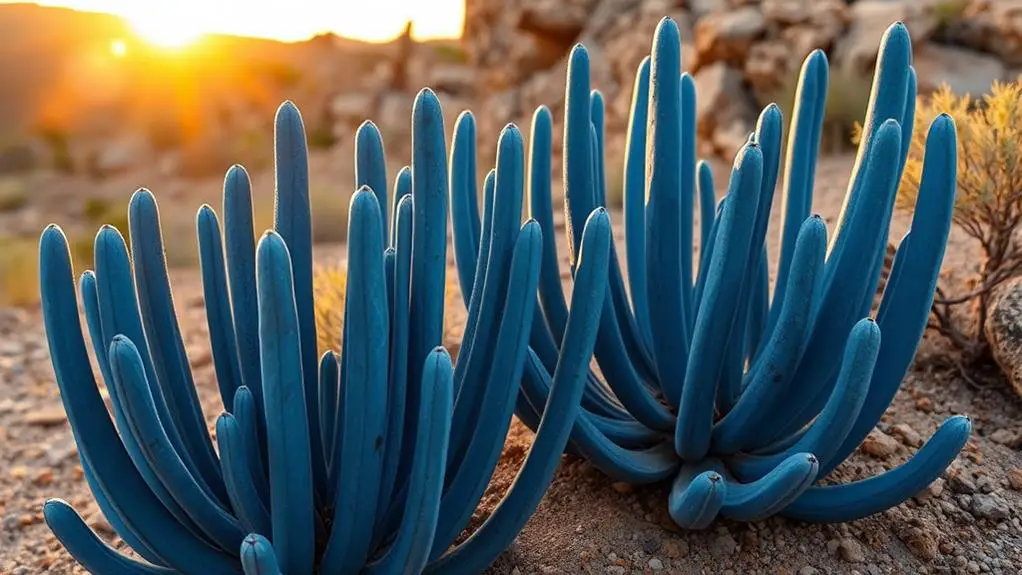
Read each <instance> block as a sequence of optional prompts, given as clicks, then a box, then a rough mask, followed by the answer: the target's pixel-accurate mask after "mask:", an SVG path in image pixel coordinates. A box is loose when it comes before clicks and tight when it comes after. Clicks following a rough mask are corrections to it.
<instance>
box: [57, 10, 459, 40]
mask: <svg viewBox="0 0 1022 575" xmlns="http://www.w3.org/2000/svg"><path fill="white" fill-rule="evenodd" d="M37 3H38V4H42V5H47V6H63V7H67V8H74V9H78V10H86V11H91V12H105V13H109V14H113V15H117V16H121V17H123V18H125V19H126V20H127V21H128V22H129V23H130V24H131V27H132V29H133V30H134V31H135V33H137V34H138V36H139V37H140V38H142V39H144V40H145V41H147V42H149V43H151V44H153V45H155V46H158V47H161V48H167V49H180V48H184V47H187V46H188V45H190V44H191V43H192V42H194V41H195V40H197V39H199V38H201V37H202V36H203V35H204V34H232V35H238V36H253V37H258V38H269V39H273V40H282V41H299V40H305V39H308V38H311V37H312V36H315V35H316V34H320V33H324V32H332V33H335V34H338V35H340V36H345V37H349V38H354V39H359V40H365V41H369V42H383V41H387V40H390V39H393V38H394V37H396V36H398V35H399V34H400V33H401V32H402V30H403V29H404V26H405V23H406V22H407V21H409V20H411V21H412V22H413V23H414V34H415V36H416V38H418V39H433V38H456V37H458V36H460V35H461V28H462V23H463V21H464V10H465V6H464V0H369V1H366V0H335V1H324V0H287V1H286V2H279V1H273V0H265V1H264V2H250V1H248V0H149V1H145V2H140V1H138V0H62V1H60V0H58V1H41V2H37ZM112 49H113V47H112Z"/></svg>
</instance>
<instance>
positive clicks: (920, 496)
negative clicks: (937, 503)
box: [915, 477, 944, 503]
mask: <svg viewBox="0 0 1022 575" xmlns="http://www.w3.org/2000/svg"><path fill="white" fill-rule="evenodd" d="M943 494H944V480H943V479H941V478H940V477H938V478H937V479H935V480H934V481H933V483H931V484H929V485H927V486H926V488H925V489H923V490H922V491H920V492H919V493H917V494H916V496H915V497H916V501H918V502H919V503H928V502H930V501H932V500H933V499H936V498H938V497H940V496H941V495H943Z"/></svg>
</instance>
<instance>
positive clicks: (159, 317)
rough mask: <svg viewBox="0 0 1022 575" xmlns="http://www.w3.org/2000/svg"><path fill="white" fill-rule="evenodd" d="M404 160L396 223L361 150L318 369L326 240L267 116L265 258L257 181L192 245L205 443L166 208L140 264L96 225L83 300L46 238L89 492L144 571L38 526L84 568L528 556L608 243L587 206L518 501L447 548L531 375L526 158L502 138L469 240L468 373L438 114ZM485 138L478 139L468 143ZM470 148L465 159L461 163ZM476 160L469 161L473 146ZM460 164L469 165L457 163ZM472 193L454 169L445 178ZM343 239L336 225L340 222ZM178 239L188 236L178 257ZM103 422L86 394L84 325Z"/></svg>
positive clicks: (203, 570)
mask: <svg viewBox="0 0 1022 575" xmlns="http://www.w3.org/2000/svg"><path fill="white" fill-rule="evenodd" d="M412 126H413V157H412V164H411V166H410V167H406V168H405V169H403V170H401V172H400V173H399V175H398V177H397V180H396V186H395V193H394V200H393V206H392V213H393V218H392V226H391V228H390V230H389V231H388V225H387V223H388V222H387V217H386V214H387V212H388V211H389V208H390V206H389V205H388V190H387V173H386V165H385V157H384V153H383V142H382V138H381V137H380V134H379V132H378V131H377V130H376V128H375V126H373V125H372V124H369V123H367V124H364V125H363V126H362V127H361V128H360V129H359V131H358V133H357V138H356V141H357V150H356V172H357V173H356V187H357V190H358V191H356V192H355V193H354V195H353V196H352V197H351V200H350V202H351V203H350V211H349V224H348V226H349V227H348V234H349V235H348V237H349V240H348V272H347V273H348V278H347V293H346V298H345V310H344V315H345V322H344V332H345V333H344V337H343V341H342V344H341V351H340V353H334V352H327V353H326V354H324V355H323V356H322V357H320V358H317V357H316V353H317V352H316V326H315V320H314V313H313V296H312V273H313V271H312V270H313V260H312V224H311V221H312V220H311V211H310V201H309V192H308V180H309V174H308V160H307V150H306V143H305V133H304V128H303V125H302V120H301V117H300V115H299V112H298V110H297V108H295V106H294V105H293V104H291V103H285V104H284V105H282V106H281V107H280V108H279V110H278V112H277V117H276V126H275V140H276V142H275V143H276V146H275V153H276V191H275V204H276V207H275V218H274V227H273V229H272V230H270V231H267V232H266V233H265V234H263V235H262V237H261V238H259V240H258V242H257V241H256V238H255V235H254V233H253V215H252V191H251V186H250V182H249V178H248V175H247V174H246V172H245V171H244V169H243V168H241V167H240V166H236V167H232V168H231V169H230V170H229V171H228V173H227V175H226V178H225V182H224V198H223V215H224V225H223V230H221V227H220V222H219V219H218V216H217V214H216V213H215V211H214V210H213V209H212V208H211V207H209V206H203V207H202V208H201V209H199V211H198V215H197V218H196V226H197V233H198V240H199V242H198V243H199V252H200V265H201V273H202V283H203V290H204V296H205V297H204V299H205V308H206V316H207V320H208V326H209V334H210V344H211V348H212V352H213V360H214V369H215V372H216V379H217V383H218V385H219V392H220V396H221V400H222V403H223V407H224V410H225V412H224V413H223V414H222V415H220V417H219V418H218V419H217V421H216V433H215V443H216V446H214V441H213V440H212V439H211V436H210V434H209V432H208V430H207V426H206V422H205V417H204V415H203V413H202V410H201V408H200V404H199V401H198V394H197V392H196V389H195V385H194V382H193V375H192V372H191V369H190V367H189V363H188V358H187V357H186V355H185V346H184V344H183V342H182V338H181V330H180V326H179V324H178V320H177V316H176V314H175V306H174V301H173V299H172V295H171V287H170V280H169V276H168V272H167V266H166V261H165V258H164V249H163V248H164V243H163V242H164V238H163V237H162V232H161V228H160V218H159V213H158V208H157V204H156V201H155V198H154V196H153V195H152V194H151V193H150V192H149V191H146V190H140V191H138V192H136V193H135V194H134V196H133V197H132V199H131V202H130V206H129V227H130V239H131V246H130V249H129V248H128V246H127V243H126V242H125V239H124V237H123V236H122V235H121V233H120V232H119V231H118V230H117V229H115V228H112V227H108V226H107V227H103V228H102V229H101V230H100V231H99V233H98V234H97V236H96V240H95V247H96V250H95V271H86V272H84V273H83V274H82V275H81V277H80V279H79V281H78V284H77V289H78V292H79V293H78V294H76V286H75V281H74V276H73V270H72V262H71V258H70V255H69V251H68V245H67V240H66V238H65V236H64V234H63V233H62V231H61V230H60V228H58V227H56V226H53V225H51V226H50V227H48V228H47V229H46V230H45V231H44V232H43V234H42V238H41V241H40V260H41V266H40V267H41V279H42V281H41V285H42V309H43V316H44V320H45V326H46V333H47V337H48V341H49V347H50V353H51V356H52V361H53V367H54V371H55V375H56V380H57V383H58V385H59V387H60V392H61V398H62V401H63V403H64V407H65V409H66V411H67V414H68V421H69V422H70V425H71V429H72V431H73V434H74V437H75V441H76V442H77V445H78V449H79V454H80V460H81V463H82V468H83V469H84V472H85V478H86V480H87V481H88V483H89V486H90V487H91V489H92V492H93V494H94V496H95V498H96V501H97V503H98V504H99V507H100V509H101V510H102V511H103V513H104V515H105V516H106V517H107V518H108V519H109V521H110V523H111V525H112V526H113V527H114V529H115V530H116V532H117V533H118V534H119V535H120V537H121V538H122V539H123V540H124V542H125V543H126V544H127V545H128V546H129V547H130V548H131V549H132V550H133V551H134V552H135V553H136V554H137V555H138V556H139V557H140V559H135V558H132V557H129V556H127V555H123V554H120V553H119V552H118V551H117V550H115V549H113V548H112V547H110V546H109V545H107V544H106V543H105V542H103V541H102V540H100V539H99V538H98V537H97V536H96V535H95V534H94V533H93V532H92V531H91V530H90V529H89V528H88V526H87V525H86V524H85V523H84V522H83V521H82V518H81V517H80V516H79V515H78V514H77V513H76V512H75V511H74V510H73V509H72V508H71V507H70V506H69V505H68V504H67V503H65V502H63V501H61V500H56V499H54V500H50V501H48V502H47V503H46V504H45V507H44V516H45V519H46V522H47V524H48V525H49V527H50V528H51V529H52V530H53V532H54V533H55V534H56V536H57V537H58V539H59V540H60V541H61V542H62V543H63V544H64V545H65V547H66V548H67V549H68V551H69V552H70V553H71V554H72V555H73V556H74V557H75V558H76V559H77V560H78V561H79V562H80V563H81V564H82V565H84V566H85V567H86V568H87V569H88V570H89V571H90V572H93V573H98V574H101V575H110V574H119V573H185V574H203V575H210V574H224V573H242V572H244V573H246V574H249V575H253V574H260V575H269V574H274V573H281V574H285V575H305V574H311V573H331V574H334V573H356V572H359V573H362V572H364V573H373V574H381V575H382V574H389V573H424V572H428V573H435V572H443V573H477V572H479V571H481V570H483V569H484V568H485V567H486V566H488V565H489V564H490V563H491V562H492V561H493V560H494V559H495V558H496V557H497V555H498V554H499V553H501V552H502V551H503V550H504V549H505V548H506V547H507V546H508V545H509V544H510V543H511V542H512V540H513V538H514V537H515V535H516V534H517V532H518V531H519V530H520V529H521V527H522V526H523V525H524V523H525V521H526V520H527V519H528V517H529V516H530V515H531V514H532V512H533V511H534V510H535V508H536V506H537V505H538V503H539V500H540V498H541V497H542V494H543V492H544V491H545V489H546V487H547V485H548V484H549V482H550V480H551V479H552V477H553V474H554V471H555V470H556V466H557V464H558V462H559V460H560V456H561V453H562V452H563V451H564V449H565V445H566V443H567V441H568V435H569V433H570V431H571V428H572V423H573V421H574V418H575V414H576V412H577V409H578V405H579V401H580V396H581V394H582V390H583V388H584V384H585V377H586V373H587V372H586V368H587V366H588V364H589V361H590V358H591V355H592V347H593V344H594V341H595V339H596V332H597V327H598V324H599V317H600V312H601V308H602V302H603V294H604V291H605V281H604V280H603V278H605V277H606V274H607V270H608V268H607V266H608V262H609V261H610V259H609V254H610V249H611V243H612V240H611V237H610V233H611V229H610V222H609V219H608V216H607V213H606V212H605V211H604V210H602V209H594V210H592V214H591V215H590V217H589V218H588V223H587V224H586V225H585V231H584V232H583V234H582V235H583V236H584V238H583V239H581V241H580V245H581V246H582V248H581V249H582V250H583V252H584V254H583V255H582V256H580V258H581V259H580V264H579V266H578V270H577V274H576V277H575V282H576V283H575V290H576V291H575V295H574V296H573V297H572V307H571V310H570V312H569V314H568V317H567V318H566V322H565V325H564V338H563V340H561V346H560V349H561V352H560V353H559V354H558V357H557V358H556V370H555V373H554V375H553V377H552V380H550V381H549V382H548V383H550V387H549V389H548V391H549V393H548V394H547V395H546V396H545V399H544V406H543V412H544V414H545V415H544V416H543V417H542V419H541V420H540V419H537V420H535V421H534V422H533V423H534V424H536V429H537V430H538V431H537V434H536V438H535V442H534V443H533V446H532V448H531V451H530V453H529V455H528V457H527V459H526V461H525V463H524V465H523V466H522V468H521V470H520V472H519V474H518V477H517V480H516V481H515V483H514V485H513V486H512V487H511V489H510V490H509V491H508V493H507V494H506V495H505V496H504V498H503V500H502V501H501V502H500V504H499V505H498V506H497V507H496V508H495V509H494V510H493V511H492V513H491V514H490V515H489V517H488V518H487V519H486V521H485V522H484V523H482V524H481V525H480V526H479V527H478V528H476V529H475V531H474V532H473V533H472V534H471V535H470V536H469V537H468V538H467V539H465V540H464V541H463V542H461V543H459V544H457V545H453V543H454V541H455V539H456V538H457V537H458V536H459V535H460V534H461V532H462V531H463V530H464V529H465V527H466V526H467V524H468V522H469V520H470V519H471V517H472V514H473V511H474V510H475V509H476V506H477V504H478V503H479V501H480V500H481V498H482V496H483V493H484V491H485V488H486V486H487V483H488V482H489V479H490V476H491V475H492V473H493V471H494V469H495V467H496V465H497V462H498V459H499V457H500V453H501V448H502V446H503V442H504V437H505V435H506V432H507V429H508V426H509V425H510V423H511V418H512V413H513V411H514V408H515V405H516V402H515V399H516V396H517V390H518V381H519V380H520V378H521V376H522V372H523V370H524V369H525V364H526V362H527V357H528V345H527V344H528V339H529V333H530V331H531V330H532V329H533V321H532V320H533V317H534V316H535V295H534V294H535V291H536V289H537V283H538V281H539V277H540V264H541V261H542V255H543V238H542V232H541V226H540V224H539V223H537V222H535V221H529V222H526V223H525V224H524V225H522V224H520V222H519V218H518V214H520V208H521V204H522V199H523V195H524V187H525V186H524V177H525V166H524V157H525V150H524V147H523V140H522V137H521V134H520V133H519V131H518V130H517V128H515V127H514V126H508V127H507V128H506V129H505V130H504V131H503V132H502V134H501V136H500V140H499V143H498V150H497V162H496V168H495V169H494V170H493V171H491V172H490V175H489V177H488V178H487V180H486V187H485V201H484V205H485V212H486V215H485V217H484V218H483V219H482V220H481V221H477V222H476V225H477V226H478V229H477V232H478V233H477V235H476V236H474V237H473V240H474V241H477V242H478V251H479V253H480V256H479V257H478V258H476V260H477V261H478V264H477V267H476V269H475V270H473V271H474V272H475V277H476V278H478V281H476V282H474V289H472V290H470V291H469V292H466V293H471V304H470V305H469V308H468V311H469V319H468V325H467V328H466V332H465V337H464V340H463V342H462V345H461V352H460V355H459V358H458V361H457V363H456V365H453V366H452V362H451V358H450V356H449V355H448V354H447V352H446V351H445V350H444V349H443V348H442V347H440V345H441V341H442V340H441V338H442V328H443V318H444V287H445V285H446V282H445V275H446V253H447V211H448V188H449V184H448V181H449V174H448V167H447V156H446V144H445V135H444V124H443V117H442V115H441V110H440V105H439V102H438V101H437V99H436V96H435V95H434V94H433V93H432V92H431V91H429V90H424V91H423V92H421V93H420V94H419V95H418V97H417V99H416V101H415V104H414V107H413V112H412ZM470 135H471V136H472V138H473V139H474V134H470ZM466 137H467V135H466V133H465V132H464V130H461V131H459V133H458V136H457V138H456V140H455V142H454V149H453V153H454V154H455V156H456V157H459V158H460V157H461V156H459V154H463V153H464V150H465V149H466V146H467V145H468V143H467V142H466V140H465V138H466ZM473 145H474V143H473ZM464 161H465V160H464V158H462V159H460V160H458V161H457V162H455V165H458V166H461V165H462V163H463V162H464ZM451 176H452V177H453V178H454V180H455V185H457V186H461V185H464V182H462V181H461V180H460V179H459V178H460V177H461V176H462V174H461V173H455V174H452V175H451ZM333 224H334V225H341V224H340V222H334V223H333ZM171 241H173V240H171ZM76 295H80V297H81V300H82V306H83V308H84V317H85V320H86V323H87V325H88V333H89V336H90V339H91V344H92V347H93V349H94V352H95V355H96V357H97V359H98V364H99V368H100V371H101V375H102V378H103V380H104V381H105V382H106V388H107V389H108V390H109V395H110V400H111V403H112V414H113V419H111V417H110V416H109V414H108V411H107V407H106V405H105V403H104V399H103V397H102V395H101V394H100V389H99V387H98V386H97V382H96V380H95V378H94V376H93V372H92V368H91V366H90V362H89V355H88V352H87V348H86V344H85V341H84V339H83V334H82V330H81V325H80V319H79V308H78V300H77V297H76Z"/></svg>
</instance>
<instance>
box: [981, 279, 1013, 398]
mask: <svg viewBox="0 0 1022 575" xmlns="http://www.w3.org/2000/svg"><path fill="white" fill-rule="evenodd" d="M986 338H987V341H988V342H989V343H990V351H991V352H992V353H993V356H994V360H995V361H997V364H998V365H1000V366H1001V370H1003V371H1004V374H1005V375H1007V376H1008V379H1009V380H1010V381H1011V385H1012V387H1013V388H1014V389H1015V393H1017V394H1018V395H1019V396H1020V397H1022V277H1016V278H1014V279H1011V280H1009V281H1007V282H1005V283H1004V284H1002V285H1001V286H1000V287H999V288H998V289H997V291H996V292H995V293H994V296H993V298H992V300H991V302H990V308H989V309H988V310H987V320H986Z"/></svg>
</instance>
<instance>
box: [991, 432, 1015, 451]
mask: <svg viewBox="0 0 1022 575" xmlns="http://www.w3.org/2000/svg"><path fill="white" fill-rule="evenodd" d="M990 441H993V442H994V443H996V444H998V445H1007V446H1008V447H1014V446H1015V445H1017V444H1018V443H1019V434H1018V433H1016V432H1014V431H1012V430H1010V429H998V430H997V431H994V432H993V433H991V434H990Z"/></svg>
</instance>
